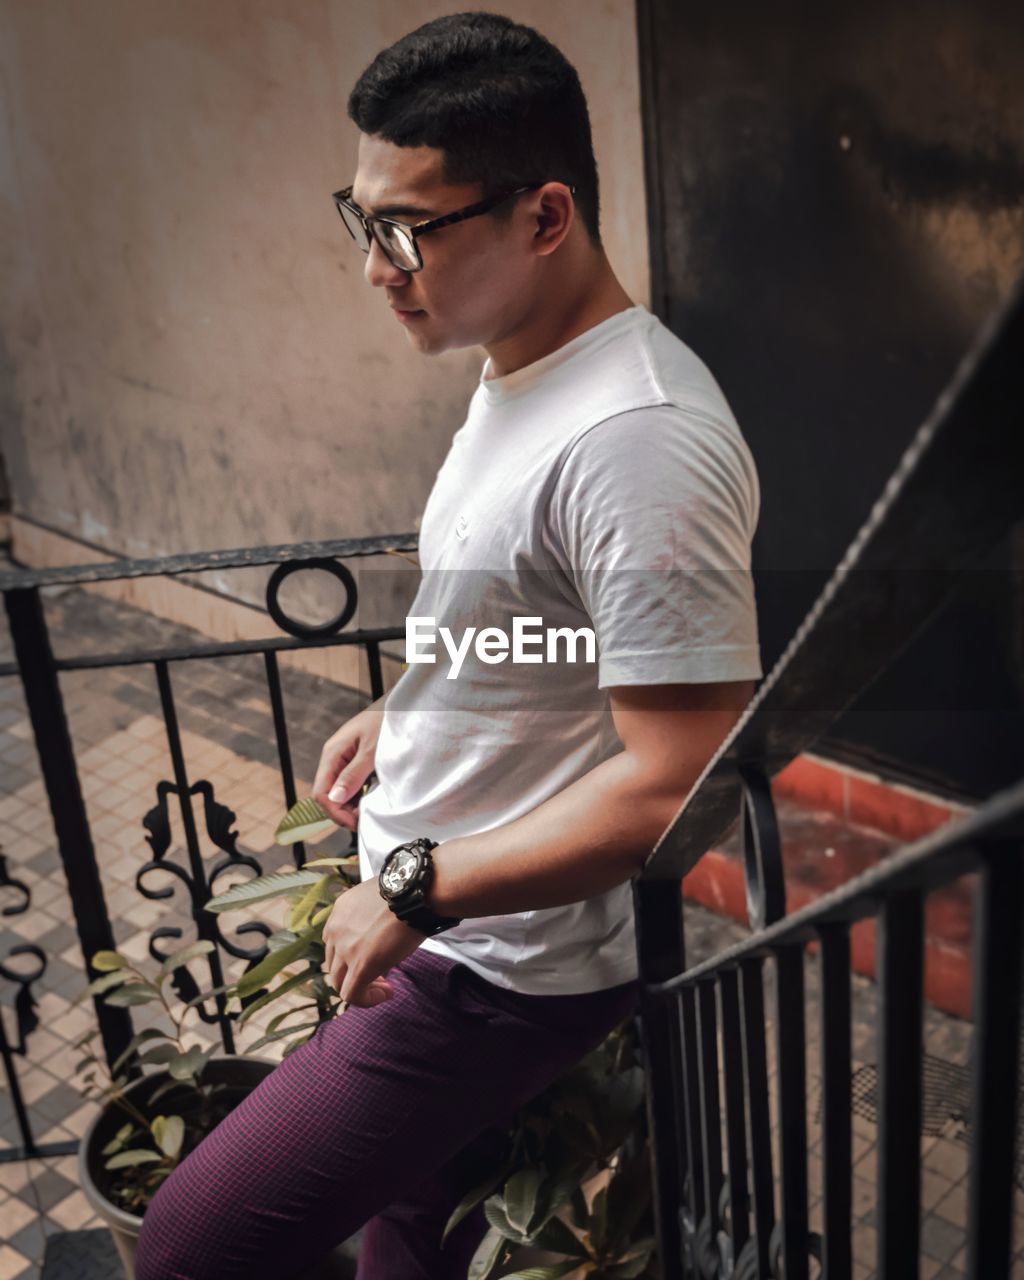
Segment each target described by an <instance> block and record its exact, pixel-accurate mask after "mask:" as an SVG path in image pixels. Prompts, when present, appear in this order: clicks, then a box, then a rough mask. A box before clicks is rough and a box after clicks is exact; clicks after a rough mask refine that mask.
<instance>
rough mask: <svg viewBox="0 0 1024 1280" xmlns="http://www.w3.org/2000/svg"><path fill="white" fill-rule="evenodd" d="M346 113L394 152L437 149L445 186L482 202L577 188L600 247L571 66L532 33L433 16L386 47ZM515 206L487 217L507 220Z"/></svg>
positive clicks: (489, 21)
mask: <svg viewBox="0 0 1024 1280" xmlns="http://www.w3.org/2000/svg"><path fill="white" fill-rule="evenodd" d="M348 114H349V117H350V119H352V120H353V121H354V122H355V124H356V125H357V126H358V128H359V129H360V130H361V131H362V132H363V133H366V134H370V135H372V136H374V137H379V138H382V139H383V140H384V141H385V142H391V143H394V144H395V145H396V146H399V147H419V146H426V147H438V148H440V149H442V150H443V151H444V153H445V159H444V165H443V169H442V174H443V177H444V180H445V181H446V182H450V183H452V184H456V183H457V184H462V183H474V182H475V183H478V184H479V187H480V192H481V195H482V196H486V195H490V194H491V193H492V192H496V191H498V190H500V189H504V188H506V187H508V188H514V187H518V186H523V185H524V184H526V183H528V182H564V183H566V185H567V186H575V187H576V193H575V196H574V199H575V201H576V208H577V211H578V213H579V216H580V217H581V219H582V220H583V224H584V226H585V227H586V229H587V233H588V235H589V237H590V240H591V242H592V243H593V244H594V245H595V246H600V244H601V234H600V198H599V191H598V179H597V164H596V162H595V160H594V146H593V141H592V139H591V134H590V116H589V114H588V112H587V100H586V97H585V96H584V93H583V88H582V86H581V85H580V79H579V76H578V75H577V73H576V70H575V68H574V67H573V66H572V64H571V63H570V62H569V61H568V59H567V58H566V57H565V55H564V54H563V53H562V52H561V51H560V50H559V49H557V48H556V47H555V46H554V45H553V44H552V43H551V41H550V40H548V39H546V38H545V37H544V36H542V35H540V33H539V32H537V31H534V30H533V28H532V27H527V26H523V25H522V24H521V23H518V22H513V20H512V19H511V18H506V17H504V16H503V15H502V14H498V13H480V12H476V13H453V14H448V15H446V16H445V17H441V18H435V19H434V20H433V21H432V22H426V23H424V24H423V25H422V26H420V27H417V28H416V30H415V31H410V32H409V34H408V35H405V36H403V37H402V38H401V39H400V40H398V41H396V42H395V44H393V45H391V46H390V47H389V48H387V49H383V50H382V51H381V52H380V53H378V54H377V56H376V57H375V58H374V60H373V61H372V62H371V63H370V65H369V66H368V67H367V68H366V70H365V71H364V72H363V73H362V75H361V76H360V77H359V79H358V80H357V81H356V84H355V87H354V88H353V90H352V92H351V94H350V95H349V100H348ZM513 212H514V202H512V201H509V202H508V203H506V204H502V205H498V206H497V208H496V209H495V210H494V216H495V217H497V218H501V219H503V220H504V219H508V218H511V216H512V213H513Z"/></svg>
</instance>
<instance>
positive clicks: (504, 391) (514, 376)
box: [479, 302, 647, 404]
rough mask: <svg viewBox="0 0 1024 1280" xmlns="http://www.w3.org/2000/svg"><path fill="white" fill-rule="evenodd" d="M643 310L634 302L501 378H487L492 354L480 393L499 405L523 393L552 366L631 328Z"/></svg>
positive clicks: (642, 306)
mask: <svg viewBox="0 0 1024 1280" xmlns="http://www.w3.org/2000/svg"><path fill="white" fill-rule="evenodd" d="M641 313H642V314H646V313H647V308H646V307H645V306H644V305H643V303H641V302H638V303H635V304H634V305H633V306H632V307H626V308H625V309H624V310H623V311H616V312H615V314H614V315H611V316H608V317H607V318H606V319H604V320H602V321H600V322H599V323H598V324H595V325H592V326H591V327H590V328H589V329H584V331H583V332H582V333H578V334H577V335H576V337H575V338H571V339H570V340H569V341H568V342H566V343H563V344H562V346H560V347H556V348H555V350H554V351H549V352H548V354H547V355H546V356H541V358H540V359H539V360H534V361H532V363H530V364H524V365H523V366H522V368H520V369H514V370H513V371H512V372H511V373H506V374H503V375H502V376H501V377H500V378H491V377H488V374H489V372H490V370H491V367H492V366H491V357H490V356H488V357H487V359H486V360H485V361H484V366H483V369H482V370H481V372H480V384H479V390H480V393H481V395H483V397H484V399H485V400H487V402H488V403H489V404H500V403H501V402H503V401H504V400H507V399H509V398H511V397H512V396H518V395H521V394H522V393H523V392H524V391H527V390H528V389H529V388H530V387H533V386H534V385H536V383H537V382H539V381H540V380H541V379H542V378H544V377H546V376H547V375H548V374H549V373H551V371H552V370H553V369H557V368H558V367H559V366H561V365H563V364H565V362H566V361H567V360H570V359H572V358H573V357H574V356H576V355H578V354H580V353H581V352H583V351H587V350H589V349H590V348H591V347H593V346H595V345H596V344H597V343H599V342H603V341H604V340H605V339H606V338H607V337H609V336H610V335H611V334H613V333H617V332H618V331H619V329H620V328H622V329H624V328H628V326H629V325H631V324H633V323H635V321H636V320H637V319H638V318H639V316H640V315H641Z"/></svg>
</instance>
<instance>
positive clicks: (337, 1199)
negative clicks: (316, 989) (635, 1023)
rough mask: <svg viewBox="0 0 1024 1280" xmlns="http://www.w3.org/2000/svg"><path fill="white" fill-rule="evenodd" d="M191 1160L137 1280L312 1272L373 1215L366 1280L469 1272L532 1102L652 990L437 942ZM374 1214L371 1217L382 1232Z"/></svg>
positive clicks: (161, 1213)
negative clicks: (491, 964)
mask: <svg viewBox="0 0 1024 1280" xmlns="http://www.w3.org/2000/svg"><path fill="white" fill-rule="evenodd" d="M387 976H388V980H389V981H390V982H391V983H392V985H393V987H394V995H393V996H392V998H391V999H390V1000H385V1001H384V1002H383V1003H381V1004H379V1005H375V1006H374V1007H373V1008H372V1009H362V1008H359V1007H358V1006H356V1005H352V1006H350V1007H349V1008H348V1009H347V1010H346V1011H345V1013H343V1014H341V1015H340V1016H339V1017H336V1018H333V1019H331V1020H330V1021H329V1022H325V1023H323V1024H322V1025H321V1026H320V1027H318V1028H317V1031H316V1033H315V1035H314V1036H313V1037H312V1039H310V1040H308V1041H307V1042H306V1043H305V1044H304V1045H302V1047H301V1048H299V1049H297V1050H296V1051H295V1052H294V1053H291V1054H289V1055H288V1057H287V1058H285V1059H283V1060H282V1062H281V1063H280V1064H279V1065H278V1066H277V1067H275V1068H274V1070H273V1071H272V1072H270V1074H269V1075H268V1076H266V1077H265V1079H264V1080H263V1081H262V1082H261V1083H260V1084H259V1085H258V1086H257V1088H256V1089H254V1090H253V1091H252V1092H251V1093H250V1094H249V1095H248V1096H247V1097H246V1098H245V1099H244V1100H243V1101H242V1102H241V1103H240V1104H239V1105H238V1106H237V1107H236V1108H235V1110H234V1111H232V1112H231V1114H230V1115H228V1116H227V1117H226V1118H225V1119H224V1120H223V1121H222V1122H221V1123H220V1124H219V1125H218V1126H217V1128H216V1129H214V1130H213V1132H212V1133H210V1134H208V1135H207V1137H206V1138H205V1139H204V1140H203V1141H202V1142H201V1143H200V1144H199V1146H198V1147H196V1148H195V1150H194V1151H192V1152H190V1154H189V1155H188V1156H187V1157H186V1158H185V1159H184V1160H183V1161H182V1162H181V1164H180V1165H179V1166H178V1167H177V1168H176V1169H175V1170H174V1172H173V1173H172V1174H171V1175H170V1177H169V1178H167V1180H166V1181H165V1182H164V1183H163V1184H162V1185H161V1187H160V1189H159V1190H158V1191H157V1193H156V1195H155V1196H154V1198H153V1200H152V1202H151V1204H150V1206H149V1208H148V1209H147V1211H146V1213H145V1216H144V1218H143V1226H142V1232H141V1235H140V1236H139V1242H138V1254H137V1260H136V1272H135V1275H136V1280H235V1278H238V1280H241V1277H243V1276H244V1277H246V1280H294V1278H295V1277H298V1276H300V1275H301V1273H302V1272H303V1271H304V1270H306V1269H307V1268H308V1267H310V1266H311V1264H313V1263H314V1262H315V1261H316V1260H317V1259H318V1258H320V1257H321V1256H322V1255H323V1254H325V1253H326V1252H327V1251H328V1250H329V1249H331V1248H332V1247H333V1246H334V1245H336V1244H340V1243H341V1242H342V1241H343V1240H346V1239H348V1237H349V1236H351V1235H353V1234H354V1233H355V1232H356V1231H357V1230H358V1229H359V1228H360V1227H363V1232H362V1238H361V1243H360V1255H359V1270H358V1280H465V1277H466V1271H467V1268H468V1266H469V1261H470V1259H471V1258H472V1256H473V1253H474V1251H475V1249H476V1247H477V1245H478V1244H479V1242H480V1241H481V1240H482V1239H483V1236H484V1235H485V1233H486V1230H487V1224H486V1221H485V1219H484V1215H483V1211H482V1209H481V1208H480V1206H478V1207H477V1208H476V1209H475V1210H474V1211H473V1212H472V1213H470V1214H469V1215H467V1216H466V1217H465V1218H464V1219H463V1220H462V1222H461V1223H460V1224H459V1226H458V1227H457V1228H456V1229H455V1230H454V1231H452V1232H451V1233H450V1234H449V1237H448V1239H447V1240H446V1241H445V1245H444V1248H443V1249H442V1247H441V1244H440V1240H441V1232H442V1230H443V1229H444V1225H445V1223H446V1222H447V1220H448V1218H449V1216H450V1215H451V1213H452V1211H453V1210H454V1209H455V1208H456V1206H457V1205H458V1203H459V1201H460V1200H461V1199H462V1197H463V1195H464V1194H465V1193H466V1192H467V1191H468V1190H469V1189H470V1188H471V1187H473V1186H475V1185H477V1184H478V1183H479V1181H480V1177H481V1169H482V1168H483V1170H484V1172H486V1169H487V1168H488V1167H489V1165H487V1164H486V1163H483V1162H486V1161H488V1160H490V1159H493V1158H494V1156H495V1154H498V1155H500V1152H501V1145H502V1142H501V1140H502V1138H503V1136H504V1132H505V1129H506V1128H507V1125H508V1123H509V1121H510V1120H511V1118H512V1115H513V1113H514V1111H515V1110H516V1109H517V1108H518V1107H519V1106H520V1105H521V1104H522V1103H524V1102H526V1101H528V1100H529V1099H530V1098H532V1097H534V1096H535V1095H536V1094H538V1093H539V1092H540V1091H541V1090H542V1089H544V1088H545V1087H546V1086H547V1085H548V1084H549V1083H550V1082H551V1081H552V1080H554V1079H555V1078H556V1077H558V1076H560V1075H561V1074H562V1073H563V1072H564V1071H566V1070H568V1069H569V1068H570V1067H572V1066H573V1065H574V1064H575V1063H576V1062H578V1061H579V1059H580V1058H582V1057H584V1056H585V1055H586V1054H587V1053H588V1052H589V1051H590V1050H591V1049H593V1048H594V1047H595V1046H596V1045H598V1044H600V1043H601V1041H602V1040H603V1039H604V1038H605V1036H606V1035H607V1034H608V1032H609V1031H611V1030H612V1029H613V1028H614V1027H616V1026H617V1025H618V1024H619V1023H620V1022H622V1021H623V1020H624V1019H625V1018H627V1017H629V1016H630V1015H631V1014H633V1013H634V1012H635V1011H636V1008H637V1005H638V999H639V984H638V983H636V982H629V983H625V984H623V985H621V986H617V987H609V988H606V989H605V990H603V991H595V992H588V993H586V994H585V995H557V996H531V995H522V994H520V993H519V992H513V991H508V990H506V989H504V988H499V987H496V986H495V985H494V984H493V983H490V982H487V981H485V980H484V979H483V978H481V977H480V976H479V975H478V974H476V973H474V971H473V970H471V969H470V968H468V967H467V966H466V965H464V964H459V963H456V962H455V961H452V960H449V959H447V958H446V957H444V956H439V955H436V954H434V953H432V952H429V951H424V950H423V949H422V948H420V949H419V950H418V951H414V952H413V953H412V954H411V955H410V956H408V957H406V959H405V960H403V961H402V962H401V963H400V964H398V965H396V966H395V967H394V968H393V969H391V970H390V972H389V973H388V975H387ZM364 1224H365V1226H364Z"/></svg>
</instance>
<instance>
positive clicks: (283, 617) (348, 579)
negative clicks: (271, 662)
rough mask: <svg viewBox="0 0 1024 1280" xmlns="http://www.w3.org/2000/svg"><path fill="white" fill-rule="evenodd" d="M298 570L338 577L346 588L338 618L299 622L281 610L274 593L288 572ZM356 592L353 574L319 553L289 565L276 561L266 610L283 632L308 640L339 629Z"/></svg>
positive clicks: (348, 615) (353, 608) (352, 606)
mask: <svg viewBox="0 0 1024 1280" xmlns="http://www.w3.org/2000/svg"><path fill="white" fill-rule="evenodd" d="M300 569H323V570H325V571H326V572H327V573H330V574H332V575H333V576H334V577H335V578H337V579H338V581H339V582H340V583H341V585H342V586H343V587H344V588H345V603H344V604H343V605H342V607H341V612H340V613H339V614H338V615H337V617H335V618H330V619H329V620H328V621H327V622H321V623H318V624H310V623H305V622H298V621H296V619H295V618H290V617H289V616H288V614H286V613H285V612H284V610H283V609H282V608H281V606H280V604H278V600H277V593H278V591H280V589H281V583H282V582H284V580H285V578H287V577H288V576H289V575H290V574H293V573H298V571H299V570H300ZM358 595H359V593H358V588H357V587H356V580H355V578H354V577H353V576H352V573H351V571H350V570H349V569H348V568H347V567H346V566H345V565H343V564H341V563H340V561H338V560H331V559H330V558H329V557H321V556H317V557H314V558H313V559H311V560H293V561H291V562H289V563H288V564H279V565H278V566H277V568H276V569H275V570H274V572H273V573H272V574H271V575H270V580H269V581H268V582H267V612H268V613H269V614H270V616H271V617H272V618H273V619H274V621H275V622H276V623H277V625H278V626H279V627H280V628H281V630H282V631H286V632H287V633H288V635H290V636H298V638H299V639H300V640H311V639H313V638H314V637H316V636H333V635H334V634H335V633H336V632H338V631H340V630H341V629H342V627H343V626H344V625H345V623H346V622H348V621H349V620H350V619H351V617H352V615H353V614H354V613H355V611H356V602H357V600H358Z"/></svg>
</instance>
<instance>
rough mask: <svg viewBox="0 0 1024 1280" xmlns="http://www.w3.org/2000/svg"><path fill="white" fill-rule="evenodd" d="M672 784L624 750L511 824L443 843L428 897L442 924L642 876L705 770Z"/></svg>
mask: <svg viewBox="0 0 1024 1280" xmlns="http://www.w3.org/2000/svg"><path fill="white" fill-rule="evenodd" d="M705 762H706V757H702V758H699V759H692V760H688V761H684V762H683V763H682V764H681V765H680V767H679V768H678V770H676V771H675V773H674V777H673V780H672V782H671V784H668V783H666V782H665V781H664V780H654V779H652V777H651V775H650V772H649V771H647V770H644V769H643V768H642V767H641V765H640V763H639V762H638V761H637V760H636V758H635V757H633V756H632V755H631V754H630V753H629V752H628V751H620V752H619V753H618V754H616V755H614V756H612V757H611V758H610V759H608V760H605V761H603V762H602V763H601V764H599V765H597V766H596V767H595V768H593V769H591V770H590V771H589V772H588V773H586V774H584V776H583V777H582V778H578V779H577V780H576V781H575V782H573V783H572V784H570V785H569V786H568V787H566V788H565V789H564V790H562V791H560V792H558V794H557V795H554V796H552V797H551V798H550V799H549V800H546V801H545V802H544V803H543V804H541V805H539V806H538V807H537V808H536V809H533V810H531V811H530V812H529V813H527V814H524V815H523V817H521V818H517V819H516V820H515V821H514V822H509V823H506V824H505V825H504V826H501V827H496V828H494V829H493V830H491V831H485V832H482V833H480V834H479V835H473V836H461V837H458V838H455V839H452V840H445V841H443V842H442V843H441V844H440V845H439V846H438V848H437V849H435V850H434V883H433V885H432V886H431V889H430V891H429V894H428V900H429V902H430V905H431V906H432V907H433V909H434V910H435V911H436V912H438V913H439V914H441V915H452V916H461V917H463V918H465V917H472V916H488V915H504V914H506V913H510V912H518V911H530V910H535V909H542V908H544V907H557V906H562V905H564V904H566V903H570V902H579V901H581V900H582V899H584V898H591V897H594V896H595V895H597V894H599V893H604V892H605V891H607V890H608V889H611V888H613V887H614V886H615V885H617V884H622V883H623V882H624V881H625V880H628V879H629V878H630V877H632V876H634V875H636V874H637V872H638V871H639V870H640V868H641V867H642V865H643V862H644V860H645V858H646V857H647V855H648V854H649V853H650V851H651V849H652V848H653V847H654V844H655V842H656V841H657V839H658V837H659V836H660V835H661V833H662V832H663V831H664V829H665V827H666V826H667V825H668V823H669V822H670V821H671V819H672V817H673V816H674V814H675V813H676V811H677V810H678V808H679V805H680V804H681V803H682V801H683V798H684V797H685V795H686V794H687V792H688V791H689V790H690V787H691V786H692V784H693V782H694V781H695V780H696V778H697V777H698V775H699V774H700V772H701V769H702V768H703V767H704V764H705Z"/></svg>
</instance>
